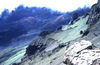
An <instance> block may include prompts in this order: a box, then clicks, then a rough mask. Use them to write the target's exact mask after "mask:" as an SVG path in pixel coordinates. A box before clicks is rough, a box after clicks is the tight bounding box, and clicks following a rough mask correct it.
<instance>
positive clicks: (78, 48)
mask: <svg viewBox="0 0 100 65" xmlns="http://www.w3.org/2000/svg"><path fill="white" fill-rule="evenodd" d="M92 46H93V45H92V43H91V42H89V41H86V40H81V41H79V42H76V43H74V44H73V45H71V46H70V47H69V48H68V49H67V50H66V52H65V56H64V59H65V61H64V62H65V63H70V64H73V65H91V64H93V63H94V62H93V61H95V60H96V59H99V58H100V50H99V49H93V48H92ZM66 59H67V60H66ZM68 60H69V61H68Z"/></svg>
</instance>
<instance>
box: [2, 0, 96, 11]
mask: <svg viewBox="0 0 100 65" xmlns="http://www.w3.org/2000/svg"><path fill="white" fill-rule="evenodd" d="M96 2H97V0H0V12H1V11H3V10H4V9H5V8H7V9H10V10H12V9H14V8H15V7H17V6H18V5H20V4H24V5H25V6H39V7H49V8H52V9H55V10H59V11H62V12H65V11H72V10H75V9H77V8H78V7H81V8H82V7H84V6H85V5H86V6H91V5H93V4H94V3H96Z"/></svg>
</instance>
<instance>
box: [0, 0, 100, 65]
mask: <svg viewBox="0 0 100 65" xmlns="http://www.w3.org/2000/svg"><path fill="white" fill-rule="evenodd" d="M98 1H99V2H98V3H97V4H95V5H93V6H92V8H91V11H90V13H89V15H85V16H81V17H79V18H78V19H76V20H74V21H73V22H74V24H72V25H64V26H62V27H61V28H59V29H57V30H56V31H52V30H51V31H43V32H41V33H40V35H39V36H38V38H37V39H35V40H33V41H32V42H31V43H30V45H29V46H28V47H27V48H26V51H25V46H23V47H22V48H21V50H22V49H23V50H22V51H23V53H25V54H21V56H17V53H16V54H14V55H13V56H12V57H10V58H8V59H7V60H6V61H5V62H3V63H2V65H10V64H11V65H96V64H99V61H100V59H99V58H100V56H99V55H100V50H99V48H100V44H99V43H100V27H99V26H100V22H99V21H100V6H99V5H100V0H98ZM60 19H61V20H62V19H63V17H62V16H61V18H60ZM58 20H59V18H58V19H57V20H56V21H58ZM56 21H55V22H56ZM64 21H65V19H64ZM80 40H82V41H80ZM86 40H88V41H86ZM19 50H20V48H19ZM19 50H18V51H19ZM18 54H19V53H18ZM19 55H20V54H19ZM1 56H2V55H1ZM20 58H22V59H21V60H20V61H21V62H15V61H17V60H18V59H20ZM12 60H13V61H12ZM87 61H88V62H87ZM8 62H9V63H8Z"/></svg>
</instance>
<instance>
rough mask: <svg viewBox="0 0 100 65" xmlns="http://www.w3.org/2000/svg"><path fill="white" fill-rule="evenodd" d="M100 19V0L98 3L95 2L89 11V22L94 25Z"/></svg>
mask: <svg viewBox="0 0 100 65" xmlns="http://www.w3.org/2000/svg"><path fill="white" fill-rule="evenodd" d="M99 19H100V0H98V3H97V4H94V5H93V6H92V8H91V11H90V13H89V19H88V22H87V24H90V25H93V24H95V23H96V22H97V21H98V20H99Z"/></svg>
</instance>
